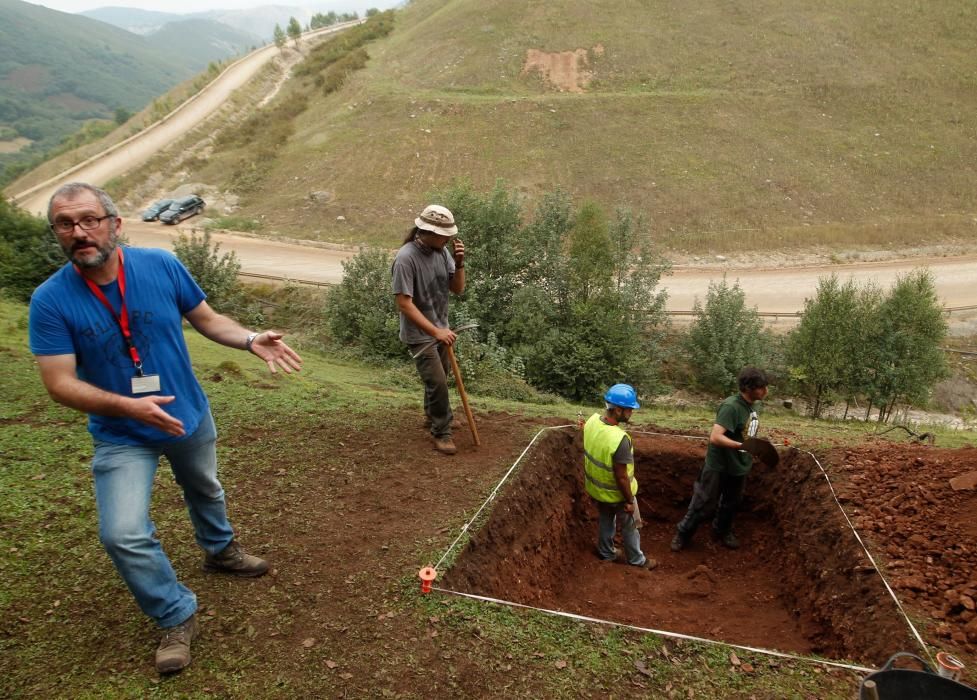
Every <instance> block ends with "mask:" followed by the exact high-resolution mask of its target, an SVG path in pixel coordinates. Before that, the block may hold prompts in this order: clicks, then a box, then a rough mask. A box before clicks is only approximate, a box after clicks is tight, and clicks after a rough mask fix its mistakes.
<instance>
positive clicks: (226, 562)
mask: <svg viewBox="0 0 977 700" xmlns="http://www.w3.org/2000/svg"><path fill="white" fill-rule="evenodd" d="M202 568H203V570H204V571H209V572H210V573H222V574H234V575H235V576H262V575H264V574H265V573H266V572H267V571H268V562H266V561H265V560H264V559H261V558H259V557H256V556H253V555H251V554H247V553H246V552H245V551H244V550H243V549H241V545H239V544H238V543H237V540H231V543H230V544H229V545H227V546H226V547H224V549H223V550H221V551H220V552H218V553H217V554H208V555H206V556H205V557H204V563H203V567H202Z"/></svg>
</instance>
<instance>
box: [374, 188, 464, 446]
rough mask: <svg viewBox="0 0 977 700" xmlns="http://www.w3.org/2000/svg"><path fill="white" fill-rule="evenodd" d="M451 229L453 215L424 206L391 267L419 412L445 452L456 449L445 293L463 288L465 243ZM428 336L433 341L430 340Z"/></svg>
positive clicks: (434, 206)
mask: <svg viewBox="0 0 977 700" xmlns="http://www.w3.org/2000/svg"><path fill="white" fill-rule="evenodd" d="M457 234H458V227H457V226H455V218H454V215H453V214H452V213H451V212H450V211H449V210H448V209H446V208H445V207H442V206H440V205H437V204H430V205H428V206H426V207H425V208H424V211H422V212H421V213H420V215H419V216H418V217H417V218H416V219H414V227H413V228H412V229H411V230H410V232H408V234H407V237H406V238H405V239H404V245H403V246H401V248H400V250H399V251H397V256H396V257H395V258H394V262H393V267H392V270H391V271H392V277H393V280H392V289H393V293H394V295H396V299H397V309H398V310H399V311H400V340H401V341H402V342H404V343H405V344H406V345H407V347H408V349H409V350H410V354H411V355H412V356H414V362H415V364H416V365H417V373H418V374H419V375H420V377H421V381H422V382H424V415H425V416H426V420H427V423H428V424H429V425H430V430H431V437H433V438H434V447H435V449H437V450H438V451H439V452H441V453H442V454H447V455H452V454H454V453H455V452H456V451H457V448H456V447H455V443H454V441H453V440H452V439H451V425H452V419H453V416H452V413H451V401H450V399H449V397H448V351H447V348H448V346H449V345H451V344H453V343H454V342H455V338H456V336H455V334H454V332H453V331H452V330H451V329H450V328H449V327H448V292H449V291H451V292H454V293H455V294H461V293H462V292H464V291H465V245H464V243H462V242H461V241H460V240H459V239H458V238H457V237H456V236H457ZM449 244H450V245H449ZM432 338H433V339H435V340H437V341H438V342H437V343H433V344H432V343H431V339H432ZM425 346H426V347H425Z"/></svg>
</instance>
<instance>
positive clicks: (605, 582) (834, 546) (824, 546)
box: [444, 430, 918, 665]
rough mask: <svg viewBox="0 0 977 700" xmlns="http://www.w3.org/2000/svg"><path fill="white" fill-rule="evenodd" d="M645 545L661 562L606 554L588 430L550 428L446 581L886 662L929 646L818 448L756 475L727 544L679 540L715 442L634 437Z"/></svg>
mask: <svg viewBox="0 0 977 700" xmlns="http://www.w3.org/2000/svg"><path fill="white" fill-rule="evenodd" d="M635 447H636V456H637V460H636V474H637V478H638V481H639V484H640V486H639V504H640V505H641V510H642V515H643V516H644V518H645V526H644V528H643V529H642V548H643V550H644V551H645V553H646V555H648V556H649V557H653V558H655V559H658V560H659V562H660V565H659V567H658V568H656V569H655V570H653V571H650V572H648V571H643V570H641V569H638V568H636V567H629V566H626V565H624V564H623V563H621V564H606V563H601V562H599V561H598V560H597V558H596V557H595V555H594V545H595V542H596V531H597V523H596V509H595V508H594V507H593V505H592V503H591V501H590V498H589V497H588V496H587V495H586V493H585V492H584V489H583V480H582V461H581V460H582V456H581V454H582V452H581V444H580V433H579V431H572V430H564V431H553V432H550V433H547V434H545V435H543V436H540V439H539V441H538V442H537V445H536V446H535V447H534V448H533V450H531V453H530V454H529V455H527V457H526V459H525V461H524V463H523V464H522V465H521V467H520V469H519V470H518V472H517V473H515V474H514V475H513V476H512V477H510V481H509V483H507V484H506V486H505V487H504V488H503V491H502V493H500V495H499V496H498V500H497V502H496V504H495V505H494V508H493V510H492V513H491V515H490V517H489V518H488V520H487V522H486V523H485V524H484V526H482V527H481V528H479V529H478V530H477V531H476V532H475V533H474V534H473V536H472V540H471V542H470V543H469V544H468V545H467V547H466V548H465V550H464V551H463V552H462V554H461V555H460V556H459V557H458V560H457V562H456V564H455V565H454V566H453V567H452V569H451V570H450V571H449V572H448V573H447V575H446V577H445V579H444V582H445V583H444V585H445V586H446V587H448V588H453V589H456V590H460V591H465V592H473V593H478V594H481V595H488V596H491V597H497V598H500V599H503V600H510V601H514V602H520V603H524V604H529V605H539V606H541V607H552V608H556V609H560V610H566V611H568V612H575V613H578V614H584V615H590V616H594V617H598V618H601V619H607V620H612V621H615V622H621V623H625V624H632V625H637V626H641V627H649V628H653V629H665V630H670V631H675V632H680V633H684V634H692V635H696V636H703V637H707V638H713V639H721V640H723V641H728V642H731V643H737V644H748V645H755V646H765V647H767V648H773V649H779V650H782V651H792V652H800V653H816V654H821V655H824V656H827V657H830V658H846V659H852V660H856V661H858V662H861V663H868V664H873V665H876V664H881V663H882V662H883V661H884V660H885V659H886V658H887V657H888V656H889V655H891V654H892V653H895V652H897V651H905V650H910V651H918V647H917V645H916V644H915V643H914V642H913V640H912V638H911V637H910V635H909V632H908V629H907V627H906V625H905V623H904V621H903V620H902V618H901V617H900V616H899V614H898V612H897V609H896V606H895V603H894V602H893V601H892V599H891V598H890V597H889V596H888V594H887V593H886V591H885V589H884V586H883V584H882V580H881V578H880V577H879V575H878V574H877V573H876V572H875V571H874V569H873V568H872V567H871V565H870V564H869V562H868V559H867V558H866V557H865V555H864V553H863V552H862V550H861V547H860V546H859V545H858V543H857V541H856V539H855V537H854V535H853V533H852V531H851V529H850V527H849V526H848V524H847V522H846V521H845V519H844V517H843V515H842V513H841V512H840V511H839V510H838V507H837V505H836V504H835V502H834V500H833V499H832V498H831V496H830V493H829V489H828V485H827V483H826V481H825V480H824V478H823V477H822V476H821V474H820V471H819V470H818V469H817V466H816V465H815V463H814V461H813V460H812V459H811V457H810V456H808V455H805V454H803V453H799V452H797V451H795V450H790V451H787V452H784V453H783V461H782V462H781V465H780V466H779V467H778V468H777V469H776V470H769V469H766V468H765V467H762V466H760V465H758V466H757V468H755V469H754V470H753V473H752V474H751V476H750V478H749V480H748V482H747V492H746V498H745V500H744V505H743V509H742V511H741V513H740V515H739V516H738V518H737V522H736V530H737V533H738V535H739V536H740V539H741V541H742V542H743V546H742V548H741V549H739V550H736V551H729V550H726V549H724V548H722V547H720V546H719V545H718V543H716V542H714V541H713V540H712V539H711V538H710V537H709V532H708V530H709V528H708V526H705V527H703V528H701V529H700V532H699V533H697V534H696V537H695V538H694V540H693V543H692V545H691V546H690V547H689V548H688V549H687V550H684V551H682V552H680V553H673V552H671V551H670V550H669V549H668V542H669V540H670V539H671V536H672V534H673V533H674V526H675V523H676V522H677V521H678V520H679V519H680V518H681V516H682V514H683V513H684V511H685V508H686V507H687V505H688V498H689V496H690V494H691V489H692V484H693V482H694V480H695V478H696V476H697V474H698V472H699V470H700V468H701V466H702V460H703V457H704V453H705V442H704V441H697V440H688V439H684V438H681V437H678V436H670V435H653V436H652V435H641V434H636V435H635Z"/></svg>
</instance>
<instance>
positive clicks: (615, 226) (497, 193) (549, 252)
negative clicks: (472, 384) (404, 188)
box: [435, 182, 667, 399]
mask: <svg viewBox="0 0 977 700" xmlns="http://www.w3.org/2000/svg"><path fill="white" fill-rule="evenodd" d="M435 199H436V200H437V201H440V202H441V203H443V204H444V205H445V206H447V207H448V208H449V209H451V211H452V213H454V214H455V220H456V222H457V223H458V227H459V231H460V232H461V234H460V235H461V237H462V238H463V239H464V241H465V249H466V251H467V252H466V269H467V270H468V275H467V288H466V292H465V302H466V306H467V308H468V311H469V313H470V315H471V316H472V317H474V318H476V319H477V320H478V322H479V324H480V333H481V335H482V337H488V335H489V334H494V336H495V337H496V338H497V339H498V342H499V344H500V345H501V346H503V347H505V348H507V349H508V350H509V351H511V353H512V354H513V355H514V356H515V357H518V358H522V362H523V363H524V366H525V378H526V379H527V380H528V381H529V383H530V384H531V385H532V386H534V387H536V388H537V389H541V390H543V391H548V392H553V393H556V394H559V395H561V396H565V397H568V398H572V399H593V398H595V397H597V396H599V395H600V394H601V393H602V392H603V390H604V389H605V388H606V387H607V386H608V385H610V384H613V383H616V382H621V381H628V382H631V383H633V384H636V385H639V386H640V387H641V389H642V391H644V392H646V393H651V392H653V391H655V390H656V389H657V384H658V379H657V369H658V364H659V360H660V357H659V356H660V353H659V352H658V348H659V343H660V340H661V333H662V330H663V329H664V327H665V326H666V319H665V314H664V304H665V298H666V297H665V293H664V292H660V291H656V290H655V287H656V285H657V284H658V280H659V279H660V276H661V274H662V273H663V272H664V271H665V269H667V264H666V263H664V262H663V261H662V260H660V258H658V257H657V256H656V255H655V254H654V253H653V252H652V251H651V250H650V248H649V246H648V236H647V232H646V231H645V230H644V224H643V222H642V221H641V220H640V219H639V220H635V219H634V218H633V217H632V216H631V215H630V213H629V212H627V211H624V210H621V211H618V212H617V213H616V216H615V218H614V219H613V220H612V221H608V220H607V218H606V216H605V215H604V213H603V211H602V210H601V209H600V207H598V206H597V205H596V204H593V203H588V204H584V205H583V206H582V207H581V208H580V209H579V211H577V210H575V208H574V206H573V203H572V201H571V199H570V197H569V196H568V195H566V194H565V193H563V192H560V191H557V192H554V193H551V194H548V195H546V196H545V197H543V198H542V200H541V201H540V204H539V206H538V207H537V209H536V212H535V216H534V218H533V219H532V221H530V222H528V223H527V222H524V220H523V213H522V205H521V202H520V201H519V200H518V199H517V198H516V196H515V195H514V194H512V193H510V192H509V191H508V190H507V189H506V187H505V186H504V184H503V183H501V182H499V183H496V185H495V187H494V188H493V189H492V190H491V191H490V192H488V193H479V192H476V191H475V190H474V188H473V187H472V186H471V185H470V184H468V183H465V182H461V183H457V184H455V185H454V186H452V187H451V188H449V189H447V190H445V191H443V192H439V193H436V195H435Z"/></svg>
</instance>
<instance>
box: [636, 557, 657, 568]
mask: <svg viewBox="0 0 977 700" xmlns="http://www.w3.org/2000/svg"><path fill="white" fill-rule="evenodd" d="M640 568H642V569H645V570H647V571H654V570H655V569H657V568H658V560H657V559H652V558H651V557H645V563H644V564H641V566H640Z"/></svg>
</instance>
